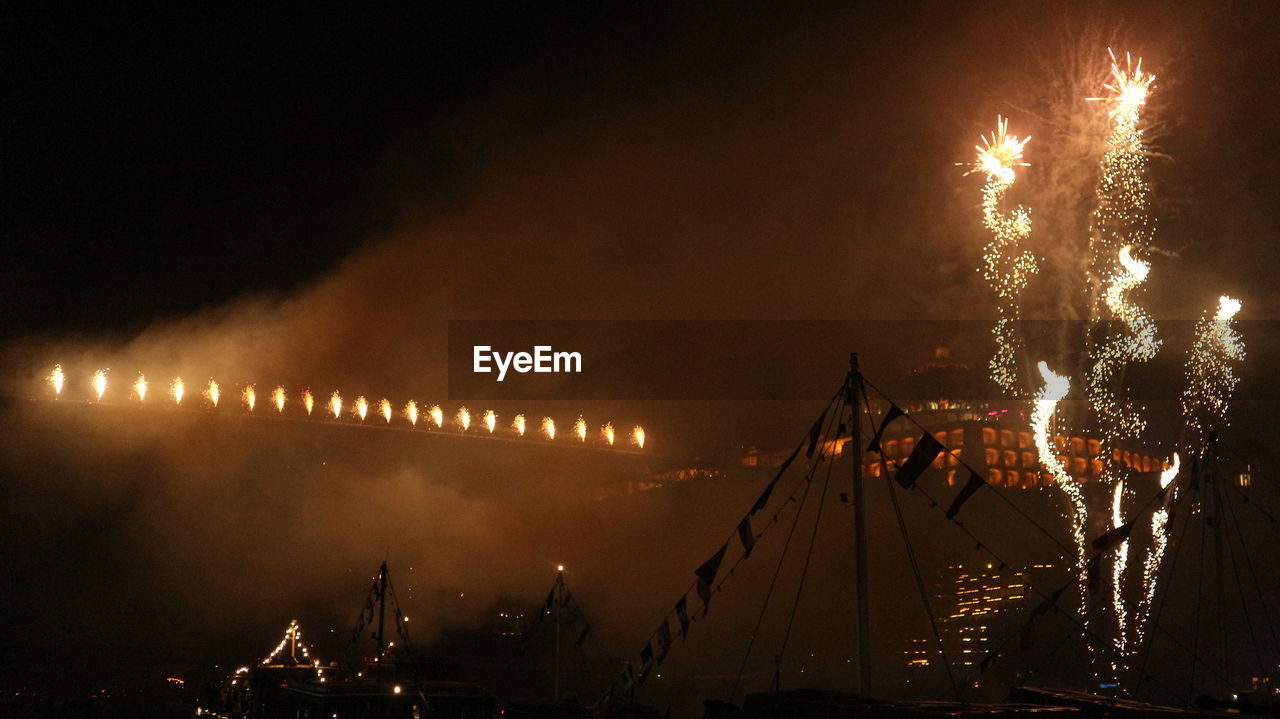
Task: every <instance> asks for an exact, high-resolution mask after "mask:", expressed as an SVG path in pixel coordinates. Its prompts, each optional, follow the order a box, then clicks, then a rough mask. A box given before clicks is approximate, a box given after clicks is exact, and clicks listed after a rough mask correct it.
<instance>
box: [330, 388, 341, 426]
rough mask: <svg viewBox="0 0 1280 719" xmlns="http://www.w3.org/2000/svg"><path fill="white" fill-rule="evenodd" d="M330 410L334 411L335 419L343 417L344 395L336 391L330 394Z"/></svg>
mask: <svg viewBox="0 0 1280 719" xmlns="http://www.w3.org/2000/svg"><path fill="white" fill-rule="evenodd" d="M329 411H330V412H332V413H333V418H334V419H341V418H342V395H340V394H338V393H337V392H336V391H335V392H334V393H333V394H331V395H329Z"/></svg>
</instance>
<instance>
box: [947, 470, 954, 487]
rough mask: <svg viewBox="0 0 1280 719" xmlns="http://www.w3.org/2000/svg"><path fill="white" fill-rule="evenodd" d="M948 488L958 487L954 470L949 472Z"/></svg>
mask: <svg viewBox="0 0 1280 719" xmlns="http://www.w3.org/2000/svg"><path fill="white" fill-rule="evenodd" d="M947 486H948V487H954V486H956V471H955V470H954V469H953V470H951V471H949V472H947Z"/></svg>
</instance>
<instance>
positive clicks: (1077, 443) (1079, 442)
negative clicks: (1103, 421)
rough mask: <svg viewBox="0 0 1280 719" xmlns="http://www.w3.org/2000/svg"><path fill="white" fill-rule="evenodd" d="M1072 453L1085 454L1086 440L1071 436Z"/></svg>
mask: <svg viewBox="0 0 1280 719" xmlns="http://www.w3.org/2000/svg"><path fill="white" fill-rule="evenodd" d="M1071 453H1072V454H1084V440H1083V439H1082V438H1080V437H1072V438H1071Z"/></svg>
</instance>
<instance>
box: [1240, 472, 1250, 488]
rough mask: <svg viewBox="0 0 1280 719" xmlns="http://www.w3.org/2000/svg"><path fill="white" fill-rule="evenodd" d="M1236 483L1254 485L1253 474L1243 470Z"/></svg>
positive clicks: (1245, 485)
mask: <svg viewBox="0 0 1280 719" xmlns="http://www.w3.org/2000/svg"><path fill="white" fill-rule="evenodd" d="M1236 483H1237V484H1239V485H1240V486H1241V487H1252V486H1253V475H1252V474H1251V473H1249V472H1241V473H1240V476H1239V477H1238V478H1237V479H1236Z"/></svg>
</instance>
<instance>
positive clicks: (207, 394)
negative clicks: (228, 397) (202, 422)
mask: <svg viewBox="0 0 1280 719" xmlns="http://www.w3.org/2000/svg"><path fill="white" fill-rule="evenodd" d="M221 397H222V389H221V388H220V387H218V383H217V382H214V381H213V380H209V386H208V387H206V388H205V390H204V398H205V399H207V400H209V404H211V405H213V406H214V407H217V406H218V400H219V399H220V398H221Z"/></svg>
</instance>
